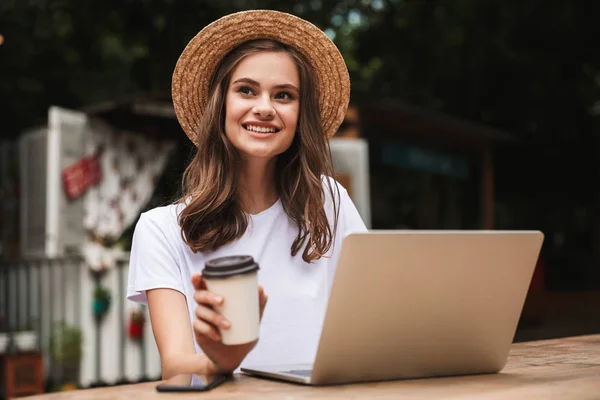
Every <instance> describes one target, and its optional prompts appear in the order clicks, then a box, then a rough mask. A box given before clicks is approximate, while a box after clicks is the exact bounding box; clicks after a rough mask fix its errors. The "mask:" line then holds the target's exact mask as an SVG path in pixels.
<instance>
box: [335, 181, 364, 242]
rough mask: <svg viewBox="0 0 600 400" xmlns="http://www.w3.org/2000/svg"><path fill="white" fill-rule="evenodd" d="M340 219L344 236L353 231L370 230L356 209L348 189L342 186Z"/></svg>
mask: <svg viewBox="0 0 600 400" xmlns="http://www.w3.org/2000/svg"><path fill="white" fill-rule="evenodd" d="M340 187H341V185H340ZM340 220H341V222H342V223H341V226H340V228H341V230H342V238H345V237H346V236H348V235H349V234H351V233H358V232H368V229H367V226H366V225H365V223H364V221H363V219H362V217H361V216H360V214H359V213H358V210H357V209H356V205H354V202H353V201H352V199H351V198H350V195H349V194H348V191H347V190H346V189H344V188H340Z"/></svg>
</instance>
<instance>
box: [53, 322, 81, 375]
mask: <svg viewBox="0 0 600 400" xmlns="http://www.w3.org/2000/svg"><path fill="white" fill-rule="evenodd" d="M48 352H49V355H50V357H51V358H52V362H53V367H54V368H53V370H54V371H56V370H60V371H62V376H61V380H60V383H61V385H65V384H70V385H77V383H78V382H79V368H80V364H81V356H82V354H83V335H82V333H81V330H80V329H79V328H77V327H75V326H73V325H70V324H67V323H66V322H64V321H62V322H58V323H56V324H55V327H54V330H53V331H52V332H51V334H50V337H49V339H48Z"/></svg>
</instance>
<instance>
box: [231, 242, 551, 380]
mask: <svg viewBox="0 0 600 400" xmlns="http://www.w3.org/2000/svg"><path fill="white" fill-rule="evenodd" d="M543 240H544V236H543V234H542V233H541V232H539V231H371V232H369V233H360V234H352V235H349V236H348V237H346V239H345V240H344V242H343V245H342V250H341V254H340V258H339V261H338V265H337V270H336V275H335V278H334V282H333V286H332V289H331V294H330V298H329V303H328V306H327V312H326V315H325V319H324V322H323V329H322V331H321V337H320V340H319V346H318V349H317V353H316V357H315V360H314V363H313V364H309V365H307V364H300V365H280V366H271V367H260V366H255V367H244V368H241V371H242V372H245V373H247V374H251V375H256V376H261V377H266V378H275V379H280V380H285V381H292V382H297V383H302V384H308V385H326V384H341V383H354V382H369V381H379V380H392V379H406V378H423V377H437V376H452V375H469V374H482V373H494V372H499V371H500V370H502V368H504V365H505V364H506V360H507V358H508V352H509V349H510V347H511V344H512V341H513V338H514V335H515V331H516V327H517V323H518V321H519V317H520V315H521V311H522V308H523V304H524V302H525V297H526V294H527V290H528V288H529V283H530V281H531V277H532V275H533V271H534V268H535V265H536V262H537V259H538V256H539V253H540V249H541V246H542V242H543ZM290 345H291V346H293V343H290Z"/></svg>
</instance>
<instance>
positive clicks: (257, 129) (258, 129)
mask: <svg viewBox="0 0 600 400" xmlns="http://www.w3.org/2000/svg"><path fill="white" fill-rule="evenodd" d="M244 127H245V128H246V129H247V130H249V131H252V132H258V133H275V129H274V128H265V127H262V126H253V125H245V126H244Z"/></svg>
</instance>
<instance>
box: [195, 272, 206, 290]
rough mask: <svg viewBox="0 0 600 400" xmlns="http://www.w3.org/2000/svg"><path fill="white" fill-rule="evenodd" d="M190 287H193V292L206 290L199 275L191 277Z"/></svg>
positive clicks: (204, 283)
mask: <svg viewBox="0 0 600 400" xmlns="http://www.w3.org/2000/svg"><path fill="white" fill-rule="evenodd" d="M192 286H193V287H194V290H204V289H206V282H204V279H203V278H202V275H200V274H194V275H192Z"/></svg>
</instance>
